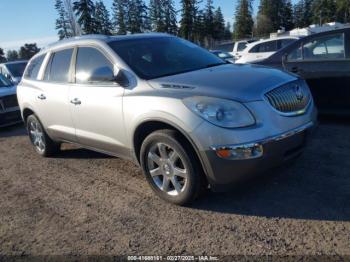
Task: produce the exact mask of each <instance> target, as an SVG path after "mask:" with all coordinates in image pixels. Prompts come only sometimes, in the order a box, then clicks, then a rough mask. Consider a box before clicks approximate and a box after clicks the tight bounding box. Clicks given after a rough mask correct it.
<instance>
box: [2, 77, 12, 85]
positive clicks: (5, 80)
mask: <svg viewBox="0 0 350 262" xmlns="http://www.w3.org/2000/svg"><path fill="white" fill-rule="evenodd" d="M8 86H12V83H11V81H10V80H8V79H7V78H6V77H5V76H4V75H1V74H0V87H8Z"/></svg>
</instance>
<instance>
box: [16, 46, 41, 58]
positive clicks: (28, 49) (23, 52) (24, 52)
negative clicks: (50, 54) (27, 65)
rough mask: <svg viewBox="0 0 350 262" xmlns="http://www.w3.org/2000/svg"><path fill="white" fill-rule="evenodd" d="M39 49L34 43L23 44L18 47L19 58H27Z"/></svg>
mask: <svg viewBox="0 0 350 262" xmlns="http://www.w3.org/2000/svg"><path fill="white" fill-rule="evenodd" d="M39 51H40V49H39V48H38V47H37V45H36V44H35V43H34V44H25V45H24V46H21V48H20V49H19V59H23V60H29V59H31V58H32V57H33V56H34V55H35V54H37V53H38V52H39Z"/></svg>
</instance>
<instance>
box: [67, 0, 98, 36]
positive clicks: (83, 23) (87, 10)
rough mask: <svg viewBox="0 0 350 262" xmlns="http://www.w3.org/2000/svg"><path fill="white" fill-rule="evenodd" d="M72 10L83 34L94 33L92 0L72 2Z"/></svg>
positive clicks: (93, 5)
mask: <svg viewBox="0 0 350 262" xmlns="http://www.w3.org/2000/svg"><path fill="white" fill-rule="evenodd" d="M73 10H74V12H75V15H76V16H77V18H78V23H79V25H80V27H81V29H82V31H83V33H84V34H95V33H96V29H95V24H96V22H95V18H94V16H95V4H94V2H93V1H92V0H78V1H75V2H74V3H73Z"/></svg>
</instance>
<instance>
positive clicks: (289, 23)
mask: <svg viewBox="0 0 350 262" xmlns="http://www.w3.org/2000/svg"><path fill="white" fill-rule="evenodd" d="M281 27H283V28H284V29H285V30H286V31H290V30H292V29H293V28H294V19H293V4H292V2H291V0H284V1H283V4H282V8H281Z"/></svg>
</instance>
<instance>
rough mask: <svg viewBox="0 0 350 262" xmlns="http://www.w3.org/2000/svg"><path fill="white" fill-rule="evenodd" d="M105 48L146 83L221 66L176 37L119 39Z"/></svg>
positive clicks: (199, 49) (207, 53) (202, 51)
mask: <svg viewBox="0 0 350 262" xmlns="http://www.w3.org/2000/svg"><path fill="white" fill-rule="evenodd" d="M109 45H110V46H111V48H112V49H113V50H114V51H115V52H116V53H117V54H118V55H119V57H120V58H122V59H123V60H124V62H125V63H127V64H128V66H129V67H130V68H131V69H132V70H133V71H134V72H135V73H136V74H137V75H138V76H139V77H141V78H143V79H147V80H148V79H153V78H159V77H163V76H169V75H176V74H180V73H185V72H189V71H195V70H199V69H203V68H207V67H212V66H217V65H222V64H225V63H224V62H223V61H222V60H221V59H220V58H218V57H217V56H215V55H214V54H211V53H210V52H208V51H206V50H205V49H203V48H200V47H199V46H197V45H195V44H192V43H191V42H188V41H186V40H183V39H180V38H176V37H159V38H158V37H152V38H148V39H147V38H146V39H131V40H122V41H114V42H111V43H109Z"/></svg>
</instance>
